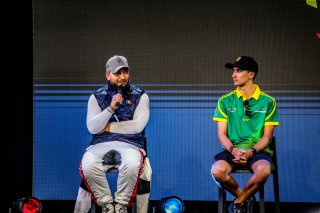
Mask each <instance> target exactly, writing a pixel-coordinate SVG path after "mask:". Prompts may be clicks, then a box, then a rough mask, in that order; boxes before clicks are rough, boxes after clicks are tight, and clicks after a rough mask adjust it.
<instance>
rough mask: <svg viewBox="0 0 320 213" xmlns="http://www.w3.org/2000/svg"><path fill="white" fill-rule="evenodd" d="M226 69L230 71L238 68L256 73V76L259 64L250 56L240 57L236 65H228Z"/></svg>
mask: <svg viewBox="0 0 320 213" xmlns="http://www.w3.org/2000/svg"><path fill="white" fill-rule="evenodd" d="M225 67H226V68H228V69H233V68H234V67H237V68H239V69H241V70H249V71H252V72H255V73H256V74H257V72H258V63H257V62H256V61H255V60H254V59H253V58H252V57H250V56H239V57H237V59H236V61H235V62H234V63H226V64H225Z"/></svg>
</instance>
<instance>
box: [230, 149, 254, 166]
mask: <svg viewBox="0 0 320 213" xmlns="http://www.w3.org/2000/svg"><path fill="white" fill-rule="evenodd" d="M231 154H232V155H233V157H234V159H232V161H233V162H234V163H236V164H241V165H245V164H246V163H247V162H248V159H249V158H251V157H252V156H253V153H252V150H250V149H249V150H243V149H238V148H234V149H233V150H232V153H231Z"/></svg>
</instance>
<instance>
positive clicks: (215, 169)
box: [211, 165, 225, 182]
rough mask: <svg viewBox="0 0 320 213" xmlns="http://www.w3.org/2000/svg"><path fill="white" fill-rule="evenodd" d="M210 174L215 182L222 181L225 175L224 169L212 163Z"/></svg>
mask: <svg viewBox="0 0 320 213" xmlns="http://www.w3.org/2000/svg"><path fill="white" fill-rule="evenodd" d="M211 174H212V177H213V179H214V180H215V181H216V182H223V181H224V176H225V170H224V169H223V168H221V167H219V166H217V165H213V166H212V169H211Z"/></svg>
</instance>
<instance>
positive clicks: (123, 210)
mask: <svg viewBox="0 0 320 213" xmlns="http://www.w3.org/2000/svg"><path fill="white" fill-rule="evenodd" d="M114 207H115V210H116V211H115V212H116V213H128V211H127V206H126V205H124V204H121V203H116V205H115V206H114Z"/></svg>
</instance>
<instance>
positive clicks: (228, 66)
mask: <svg viewBox="0 0 320 213" xmlns="http://www.w3.org/2000/svg"><path fill="white" fill-rule="evenodd" d="M224 66H225V67H226V68H228V69H233V68H234V64H232V63H226V64H225V65H224Z"/></svg>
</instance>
